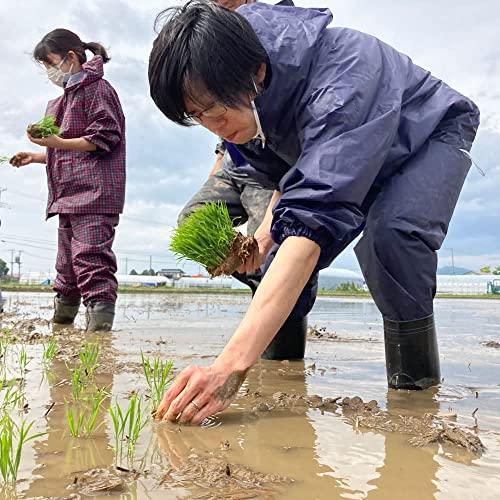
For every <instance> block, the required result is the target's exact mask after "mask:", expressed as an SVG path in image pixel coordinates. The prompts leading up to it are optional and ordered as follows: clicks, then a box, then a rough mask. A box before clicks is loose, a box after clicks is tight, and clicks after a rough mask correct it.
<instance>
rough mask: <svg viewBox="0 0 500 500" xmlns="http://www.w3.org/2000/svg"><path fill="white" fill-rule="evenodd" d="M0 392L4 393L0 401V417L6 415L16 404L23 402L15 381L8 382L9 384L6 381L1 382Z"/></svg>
mask: <svg viewBox="0 0 500 500" xmlns="http://www.w3.org/2000/svg"><path fill="white" fill-rule="evenodd" d="M0 391H4V392H3V396H2V398H1V399H0V415H1V414H3V413H7V412H8V411H10V410H11V409H12V408H14V406H15V405H16V404H17V403H18V402H20V401H21V400H23V393H22V391H21V390H20V389H19V386H18V384H17V381H16V380H10V381H9V382H7V380H3V381H1V382H0Z"/></svg>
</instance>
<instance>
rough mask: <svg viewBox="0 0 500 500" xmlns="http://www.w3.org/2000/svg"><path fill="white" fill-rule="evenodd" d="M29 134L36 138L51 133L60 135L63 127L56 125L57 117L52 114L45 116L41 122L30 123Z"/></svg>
mask: <svg viewBox="0 0 500 500" xmlns="http://www.w3.org/2000/svg"><path fill="white" fill-rule="evenodd" d="M27 131H28V134H30V135H31V137H34V138H36V139H42V138H44V137H48V136H49V135H59V134H60V133H61V129H60V128H59V127H58V126H57V125H56V117H55V116H52V115H47V116H44V117H43V118H42V119H41V120H40V121H39V122H37V123H32V124H31V125H28V129H27Z"/></svg>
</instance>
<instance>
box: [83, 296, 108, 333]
mask: <svg viewBox="0 0 500 500" xmlns="http://www.w3.org/2000/svg"><path fill="white" fill-rule="evenodd" d="M114 318H115V304H114V303H113V302H94V303H91V304H89V305H88V306H87V312H86V313H85V319H86V321H87V325H86V328H85V330H86V331H87V332H109V330H111V328H112V327H113V320H114Z"/></svg>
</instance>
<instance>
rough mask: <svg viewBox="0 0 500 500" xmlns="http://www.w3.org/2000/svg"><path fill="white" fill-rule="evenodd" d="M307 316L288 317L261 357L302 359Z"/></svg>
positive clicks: (304, 347)
mask: <svg viewBox="0 0 500 500" xmlns="http://www.w3.org/2000/svg"><path fill="white" fill-rule="evenodd" d="M306 335H307V316H306V317H304V318H299V319H297V318H288V319H287V320H286V321H285V323H284V324H283V326H282V327H281V328H280V329H279V330H278V333H277V334H276V336H275V337H274V339H273V340H272V341H271V343H270V344H269V345H268V346H267V349H266V350H265V351H264V352H263V353H262V356H261V357H262V359H304V352H305V350H306Z"/></svg>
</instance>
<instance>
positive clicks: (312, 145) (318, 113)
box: [230, 3, 479, 268]
mask: <svg viewBox="0 0 500 500" xmlns="http://www.w3.org/2000/svg"><path fill="white" fill-rule="evenodd" d="M238 12H239V13H240V14H242V15H243V16H244V17H245V18H246V19H247V20H248V21H249V22H250V23H251V25H252V26H253V28H254V30H255V32H256V33H257V35H258V37H259V39H260V41H261V43H262V44H263V46H264V48H265V49H266V51H267V54H268V57H269V64H268V72H267V75H266V80H265V82H264V90H263V92H262V93H261V95H259V96H258V97H257V98H256V100H255V104H256V107H257V110H258V113H259V117H260V121H261V125H262V129H263V132H264V134H265V136H266V139H267V140H266V143H265V147H264V148H263V147H262V145H261V143H260V142H259V141H251V142H249V143H247V144H245V145H238V146H234V145H231V147H230V153H232V159H233V161H234V162H235V164H236V168H237V169H239V170H240V171H244V172H246V173H248V175H249V176H250V177H252V178H254V179H255V180H257V181H258V182H260V183H261V184H262V185H264V186H265V187H268V188H271V189H278V190H279V191H280V192H281V199H280V201H279V203H278V204H277V206H276V208H275V210H274V217H273V223H272V230H271V232H272V237H273V239H274V241H276V242H277V243H281V242H282V241H283V240H284V239H285V238H287V237H288V236H305V237H307V238H309V239H311V240H313V241H315V242H316V243H317V244H318V245H319V246H320V248H321V255H320V260H319V265H318V267H319V268H324V267H328V266H329V265H330V263H331V261H332V260H333V252H334V245H333V244H332V243H333V242H335V241H336V242H337V243H339V242H343V241H347V240H348V239H352V235H353V234H355V233H356V234H357V233H359V231H360V228H362V227H363V225H364V220H365V217H366V211H367V207H366V205H367V201H368V200H369V198H370V197H371V195H372V193H373V191H374V190H377V189H379V188H380V187H381V186H383V184H384V182H385V181H386V180H387V179H388V178H390V177H391V176H393V175H396V174H397V173H398V170H399V169H401V167H402V165H404V163H405V161H407V160H408V159H409V158H410V157H411V156H412V155H414V154H415V153H416V151H417V150H418V149H419V148H420V147H421V146H422V145H423V144H424V143H425V142H426V141H427V140H429V138H430V137H431V136H432V138H433V139H438V140H444V141H447V142H449V143H451V144H455V145H456V147H457V148H463V149H466V150H469V149H470V147H471V144H472V140H473V138H474V133H475V129H476V128H477V124H478V120H479V113H478V110H477V108H476V106H475V105H474V103H473V102H472V101H470V100H469V99H468V98H466V97H464V96H463V95H461V94H459V93H458V92H456V91H455V90H453V89H451V88H450V87H449V86H447V85H446V84H445V83H443V82H442V81H441V80H439V79H437V78H435V77H433V76H432V75H431V74H430V73H429V72H428V71H426V70H424V69H422V68H420V67H419V66H417V65H415V64H413V63H412V61H411V60H410V59H409V58H408V57H407V56H405V55H404V54H401V53H399V52H397V51H396V50H395V49H393V48H392V47H390V46H388V45H387V44H385V43H383V42H381V41H380V40H378V39H377V38H374V37H372V36H369V35H367V34H364V33H360V32H358V31H355V30H352V29H347V28H338V27H330V28H329V27H328V25H329V24H330V22H331V21H332V15H331V13H330V11H329V10H327V9H303V8H296V7H275V6H271V5H266V4H261V3H255V4H251V5H248V6H243V7H241V8H240V9H238ZM235 149H236V150H237V152H236V151H235ZM450 175H453V172H450ZM429 182H432V179H430V180H429Z"/></svg>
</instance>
